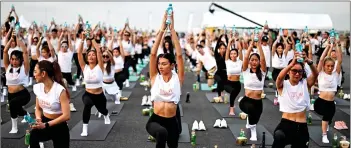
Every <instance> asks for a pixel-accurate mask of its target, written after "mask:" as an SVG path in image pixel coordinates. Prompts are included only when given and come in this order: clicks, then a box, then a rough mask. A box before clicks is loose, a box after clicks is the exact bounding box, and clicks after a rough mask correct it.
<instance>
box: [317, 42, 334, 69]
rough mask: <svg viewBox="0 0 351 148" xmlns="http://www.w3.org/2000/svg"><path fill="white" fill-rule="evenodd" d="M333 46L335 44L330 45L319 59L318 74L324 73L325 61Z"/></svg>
mask: <svg viewBox="0 0 351 148" xmlns="http://www.w3.org/2000/svg"><path fill="white" fill-rule="evenodd" d="M332 46H333V44H330V45H328V46H327V47H326V48H325V49H324V51H323V53H322V55H321V57H320V59H319V63H318V68H317V71H318V72H321V71H322V69H323V66H324V59H325V57H326V56H327V53H328V51H329V50H331V48H332Z"/></svg>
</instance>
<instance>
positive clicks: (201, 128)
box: [199, 120, 206, 131]
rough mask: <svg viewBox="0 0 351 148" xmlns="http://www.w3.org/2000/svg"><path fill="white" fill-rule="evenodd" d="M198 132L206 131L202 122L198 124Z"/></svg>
mask: <svg viewBox="0 0 351 148" xmlns="http://www.w3.org/2000/svg"><path fill="white" fill-rule="evenodd" d="M199 130H200V131H205V130H206V127H205V124H204V122H203V121H202V120H201V121H200V122H199Z"/></svg>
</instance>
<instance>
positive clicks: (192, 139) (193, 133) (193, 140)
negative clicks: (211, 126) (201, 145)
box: [191, 130, 196, 147]
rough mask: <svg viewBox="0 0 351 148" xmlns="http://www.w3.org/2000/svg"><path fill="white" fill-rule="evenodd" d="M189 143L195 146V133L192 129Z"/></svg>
mask: <svg viewBox="0 0 351 148" xmlns="http://www.w3.org/2000/svg"><path fill="white" fill-rule="evenodd" d="M191 145H192V146H193V147H195V146H196V133H195V131H194V130H193V131H191Z"/></svg>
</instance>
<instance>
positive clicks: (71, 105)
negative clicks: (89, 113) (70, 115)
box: [69, 103, 77, 112]
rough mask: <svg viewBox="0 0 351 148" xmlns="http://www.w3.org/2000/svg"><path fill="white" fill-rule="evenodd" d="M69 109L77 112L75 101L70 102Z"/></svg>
mask: <svg viewBox="0 0 351 148" xmlns="http://www.w3.org/2000/svg"><path fill="white" fill-rule="evenodd" d="M69 109H70V110H71V112H76V111H77V109H76V108H75V107H74V104H73V103H70V104H69Z"/></svg>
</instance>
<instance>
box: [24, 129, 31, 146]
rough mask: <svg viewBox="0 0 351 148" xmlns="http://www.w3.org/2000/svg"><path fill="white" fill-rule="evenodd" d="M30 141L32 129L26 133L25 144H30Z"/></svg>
mask: <svg viewBox="0 0 351 148" xmlns="http://www.w3.org/2000/svg"><path fill="white" fill-rule="evenodd" d="M29 141H30V131H29V130H26V135H25V138H24V144H25V145H27V146H28V145H29Z"/></svg>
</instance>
